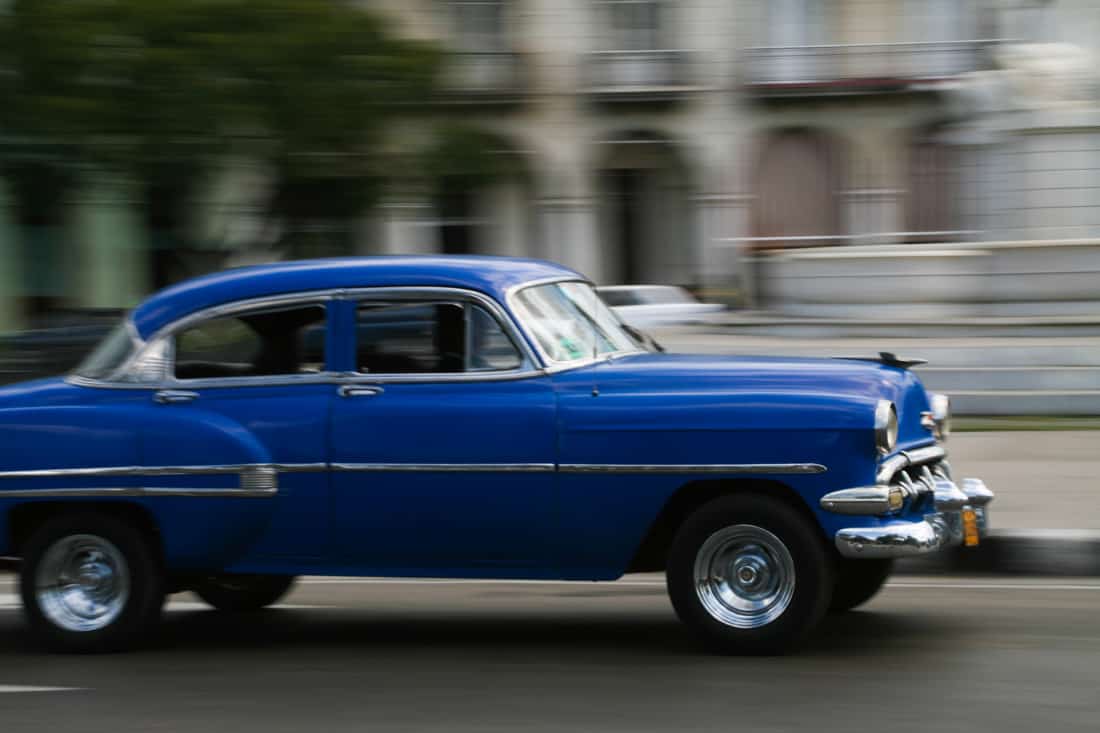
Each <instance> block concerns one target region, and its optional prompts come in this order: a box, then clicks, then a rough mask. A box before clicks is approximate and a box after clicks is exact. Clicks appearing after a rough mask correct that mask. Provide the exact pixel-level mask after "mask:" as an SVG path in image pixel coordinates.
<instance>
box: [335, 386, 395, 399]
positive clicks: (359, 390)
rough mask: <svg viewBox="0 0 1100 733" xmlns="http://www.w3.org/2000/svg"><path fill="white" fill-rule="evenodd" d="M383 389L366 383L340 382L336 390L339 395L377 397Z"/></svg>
mask: <svg viewBox="0 0 1100 733" xmlns="http://www.w3.org/2000/svg"><path fill="white" fill-rule="evenodd" d="M384 391H385V390H383V389H382V388H381V387H376V386H373V385H368V384H341V385H340V389H338V390H337V392H338V393H339V395H340V396H341V397H377V396H378V395H380V394H382V393H383V392H384Z"/></svg>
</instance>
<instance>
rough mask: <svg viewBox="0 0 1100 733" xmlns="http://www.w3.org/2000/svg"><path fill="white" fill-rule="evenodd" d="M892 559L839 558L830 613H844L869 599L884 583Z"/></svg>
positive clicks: (891, 565)
mask: <svg viewBox="0 0 1100 733" xmlns="http://www.w3.org/2000/svg"><path fill="white" fill-rule="evenodd" d="M893 569H894V561H893V560H849V559H847V558H841V559H840V560H839V561H838V562H837V566H836V570H837V572H836V586H834V588H833V600H832V603H831V604H830V605H829V612H830V613H844V612H845V611H851V610H852V609H853V608H856V607H858V606H862V605H863V604H864V603H866V602H867V601H869V600H871V599H872V598H873V597H874V596H875V594H876V593H878V592H879V591H880V590H882V586H884V585H886V580H887V579H888V578H889V577H890V572H891V571H892V570H893Z"/></svg>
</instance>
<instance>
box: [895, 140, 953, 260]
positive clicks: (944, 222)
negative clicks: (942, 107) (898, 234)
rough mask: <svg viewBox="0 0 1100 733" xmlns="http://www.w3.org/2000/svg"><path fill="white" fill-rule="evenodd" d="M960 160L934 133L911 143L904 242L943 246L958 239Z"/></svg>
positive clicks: (949, 146)
mask: <svg viewBox="0 0 1100 733" xmlns="http://www.w3.org/2000/svg"><path fill="white" fill-rule="evenodd" d="M959 164H960V161H959V156H958V153H957V149H956V147H955V146H953V145H950V144H948V143H944V142H942V141H941V140H940V139H939V138H938V136H937V135H936V133H935V130H933V129H929V130H921V131H919V132H918V133H917V134H915V135H914V136H913V138H912V140H911V141H910V142H909V171H908V179H909V183H908V188H907V201H906V207H905V224H906V235H905V239H906V241H909V242H940V241H944V240H948V239H952V238H956V237H958V235H959V232H958V230H959V229H961V228H962V227H961V226H960V224H959V222H960V219H961V212H960V211H959V193H960V191H959V189H960V186H959V178H960V170H959Z"/></svg>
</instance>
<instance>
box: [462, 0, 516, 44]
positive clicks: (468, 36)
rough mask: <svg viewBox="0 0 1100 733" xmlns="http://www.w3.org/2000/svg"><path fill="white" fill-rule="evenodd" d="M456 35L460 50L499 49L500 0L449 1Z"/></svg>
mask: <svg viewBox="0 0 1100 733" xmlns="http://www.w3.org/2000/svg"><path fill="white" fill-rule="evenodd" d="M451 13H452V15H453V18H454V29H455V37H456V39H457V43H458V46H459V47H460V49H461V50H463V51H468V52H476V51H480V52H487V51H499V50H501V49H503V48H504V46H505V22H504V3H503V1H502V0H451Z"/></svg>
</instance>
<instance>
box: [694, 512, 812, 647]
mask: <svg viewBox="0 0 1100 733" xmlns="http://www.w3.org/2000/svg"><path fill="white" fill-rule="evenodd" d="M794 583H795V573H794V560H793V559H792V558H791V553H790V551H789V550H788V549H787V546H786V545H784V544H783V543H782V542H781V541H780V539H779V538H778V537H776V536H775V535H774V534H772V533H771V532H769V531H768V530H766V529H763V528H761V527H757V526H754V525H751V524H738V525H734V526H732V527H725V528H723V529H720V530H718V531H717V532H715V533H714V534H712V535H711V536H710V537H708V538H707V541H706V542H704V543H703V546H702V547H700V548H699V552H698V554H697V555H696V556H695V592H696V594H697V595H698V597H699V602H700V603H702V604H703V608H705V609H706V611H707V613H709V614H710V615H711V617H712V618H714V619H715V620H716V621H719V622H720V623H723V624H725V625H727V626H733V627H734V628H738V629H754V628H758V627H760V626H766V625H767V624H770V623H771V622H773V621H775V620H776V619H777V618H779V617H780V616H781V615H782V614H783V612H784V611H786V610H787V607H788V606H789V605H790V604H791V598H793V597H794Z"/></svg>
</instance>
